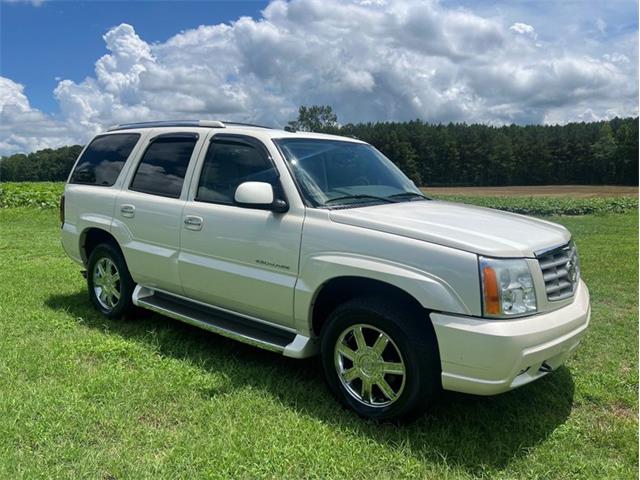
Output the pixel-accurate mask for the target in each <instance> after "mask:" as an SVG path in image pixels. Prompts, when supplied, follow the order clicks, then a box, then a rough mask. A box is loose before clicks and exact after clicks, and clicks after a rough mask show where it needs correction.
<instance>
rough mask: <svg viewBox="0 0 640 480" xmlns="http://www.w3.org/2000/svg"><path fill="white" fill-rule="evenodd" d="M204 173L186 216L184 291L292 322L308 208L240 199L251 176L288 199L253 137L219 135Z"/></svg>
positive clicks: (210, 301) (182, 255)
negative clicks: (269, 206)
mask: <svg viewBox="0 0 640 480" xmlns="http://www.w3.org/2000/svg"><path fill="white" fill-rule="evenodd" d="M199 170H200V172H199V174H198V173H196V175H195V176H194V180H193V182H195V183H196V184H197V189H192V192H194V194H193V197H194V198H192V199H190V200H188V201H187V204H186V205H185V208H184V214H183V225H182V234H181V245H180V256H179V271H180V278H181V280H182V286H183V289H184V292H185V295H186V296H188V297H190V298H193V299H195V300H199V301H202V302H204V303H207V304H210V305H213V306H217V307H222V308H225V309H228V310H232V311H234V312H237V313H240V314H245V315H250V316H253V317H257V318H260V319H263V320H267V321H270V322H273V323H278V324H281V325H286V326H291V325H292V324H293V292H294V286H295V282H296V278H297V273H298V254H299V249H300V237H301V234H302V221H303V215H304V212H303V211H296V210H290V211H288V212H286V213H275V212H272V211H268V210H260V209H252V208H244V207H240V206H237V205H235V204H234V194H235V190H236V188H237V186H238V185H240V184H241V183H243V182H246V181H261V182H268V183H271V184H272V186H273V187H274V192H275V195H276V197H280V198H282V197H283V193H282V189H281V187H280V182H279V178H278V172H277V170H276V168H275V166H274V164H273V162H272V159H271V158H270V156H269V153H268V151H267V149H266V148H265V146H264V145H263V144H262V143H261V142H260V141H258V140H257V139H254V138H252V137H248V136H243V135H228V134H216V135H214V136H213V137H212V140H211V142H210V144H209V146H208V150H207V153H206V156H205V158H204V161H203V163H202V166H201V168H200V169H199ZM283 199H284V198H283Z"/></svg>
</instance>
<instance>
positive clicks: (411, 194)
mask: <svg viewBox="0 0 640 480" xmlns="http://www.w3.org/2000/svg"><path fill="white" fill-rule="evenodd" d="M402 197H417V198H422V199H424V200H431V199H430V198H429V197H427V196H426V195H422V194H421V193H418V192H402V193H394V194H393V195H389V197H388V198H402Z"/></svg>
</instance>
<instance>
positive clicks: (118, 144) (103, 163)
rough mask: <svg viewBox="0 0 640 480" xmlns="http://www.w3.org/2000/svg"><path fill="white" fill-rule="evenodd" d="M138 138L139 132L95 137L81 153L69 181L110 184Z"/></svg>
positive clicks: (99, 184) (87, 183) (108, 185)
mask: <svg viewBox="0 0 640 480" xmlns="http://www.w3.org/2000/svg"><path fill="white" fill-rule="evenodd" d="M139 138H140V134H139V133H116V134H111V135H101V136H99V137H96V138H95V139H94V140H93V141H92V142H91V143H90V144H89V146H88V147H87V148H86V149H85V151H84V152H83V153H82V156H81V157H80V159H79V160H78V163H77V164H76V168H75V169H74V170H73V173H72V174H71V177H70V178H69V183H80V184H83V185H98V186H104V187H110V186H112V185H113V184H114V183H115V182H116V179H117V178H118V175H120V171H121V170H122V167H123V166H124V164H125V162H126V161H127V158H129V155H130V154H131V151H132V150H133V147H135V145H136V143H138V139H139Z"/></svg>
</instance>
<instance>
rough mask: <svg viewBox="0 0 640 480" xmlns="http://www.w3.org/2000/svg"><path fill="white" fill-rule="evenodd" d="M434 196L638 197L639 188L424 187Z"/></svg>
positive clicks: (578, 186) (595, 186)
mask: <svg viewBox="0 0 640 480" xmlns="http://www.w3.org/2000/svg"><path fill="white" fill-rule="evenodd" d="M422 191H424V192H426V193H431V194H434V195H468V196H487V197H531V196H534V197H535V196H539V197H574V198H592V197H618V196H624V197H637V196H638V187H628V186H620V185H540V186H522V187H429V186H426V187H422Z"/></svg>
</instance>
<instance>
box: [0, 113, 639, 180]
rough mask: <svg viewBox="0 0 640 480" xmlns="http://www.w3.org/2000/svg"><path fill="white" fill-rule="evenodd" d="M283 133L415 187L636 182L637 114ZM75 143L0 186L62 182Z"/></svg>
mask: <svg viewBox="0 0 640 480" xmlns="http://www.w3.org/2000/svg"><path fill="white" fill-rule="evenodd" d="M288 128H290V129H295V130H305V131H319V132H325V133H335V134H338V135H344V136H352V137H356V138H359V139H361V140H364V141H366V142H368V143H370V144H372V145H373V146H375V147H376V148H378V149H379V150H380V151H381V152H382V153H384V154H385V155H386V156H387V157H389V158H390V159H391V160H392V161H393V162H394V163H395V164H396V165H398V166H399V167H400V168H401V169H402V170H403V171H404V172H405V173H406V174H407V175H408V176H409V177H410V178H411V179H412V180H413V181H414V182H415V183H416V184H417V185H432V186H435V185H452V186H464V185H477V186H500V185H553V184H555V185H559V184H585V185H637V184H638V117H635V118H624V119H621V118H614V119H613V120H609V121H600V122H588V123H585V122H580V123H569V124H566V125H526V126H519V125H508V126H501V127H495V126H488V125H480V124H471V125H467V124H465V123H450V124H447V125H443V124H430V123H426V122H423V121H421V120H414V121H409V122H377V123H358V124H346V125H339V124H338V121H337V117H336V115H335V113H333V110H332V109H331V107H329V106H315V105H314V106H311V107H304V106H303V107H301V108H300V110H299V115H298V119H297V120H294V121H291V122H289V127H288ZM81 148H82V147H81V146H79V145H74V146H70V147H62V148H59V149H56V150H52V149H45V150H40V151H37V152H34V153H30V154H28V155H24V154H15V155H11V156H8V157H2V158H1V159H0V180H1V181H44V180H48V181H60V180H65V179H66V178H67V175H68V173H69V170H70V169H71V167H72V166H73V162H74V161H75V159H76V157H77V156H78V154H79V153H80V150H81Z"/></svg>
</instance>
